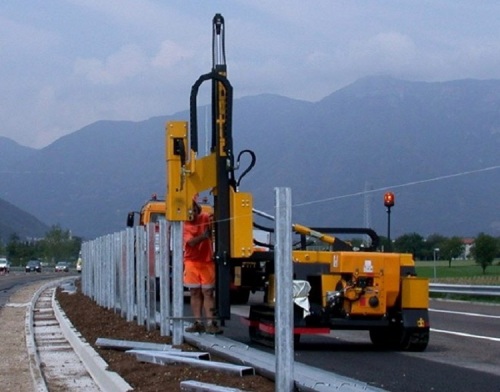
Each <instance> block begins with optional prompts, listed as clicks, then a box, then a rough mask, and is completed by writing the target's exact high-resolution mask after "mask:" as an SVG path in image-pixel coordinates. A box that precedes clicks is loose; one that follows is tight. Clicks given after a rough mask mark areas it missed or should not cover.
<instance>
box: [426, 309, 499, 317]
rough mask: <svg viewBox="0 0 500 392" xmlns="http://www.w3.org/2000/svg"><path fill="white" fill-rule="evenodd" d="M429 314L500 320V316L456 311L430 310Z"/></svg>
mask: <svg viewBox="0 0 500 392" xmlns="http://www.w3.org/2000/svg"><path fill="white" fill-rule="evenodd" d="M429 312H437V313H450V314H461V315H462V316H473V317H485V318H494V319H500V316H493V315H490V314H481V313H469V312H456V311H453V310H441V309H429Z"/></svg>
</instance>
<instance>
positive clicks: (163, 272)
mask: <svg viewBox="0 0 500 392" xmlns="http://www.w3.org/2000/svg"><path fill="white" fill-rule="evenodd" d="M158 257H159V258H160V334H161V336H170V308H171V307H170V273H169V272H170V252H169V224H168V223H167V221H165V220H160V249H159V255H158Z"/></svg>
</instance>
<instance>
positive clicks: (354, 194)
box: [0, 76, 500, 239]
mask: <svg viewBox="0 0 500 392" xmlns="http://www.w3.org/2000/svg"><path fill="white" fill-rule="evenodd" d="M235 88H236V87H235ZM186 106H188V102H187V103H186ZM207 112H209V110H207V108H205V107H201V108H199V110H198V113H199V117H200V119H199V124H200V125H199V126H200V131H199V133H200V135H199V136H200V146H201V147H200V150H204V149H203V145H204V140H205V135H206V134H207V133H208V131H207V129H206V126H205V125H204V124H206V123H207V121H206V119H207V116H206V113H207ZM188 118H189V113H188V111H183V112H180V113H176V114H174V115H170V116H161V117H155V118H151V119H148V120H145V121H140V122H131V121H99V122H96V123H93V124H90V125H88V126H86V127H84V128H82V129H80V130H77V131H75V132H73V133H70V134H68V135H66V136H64V137H62V138H60V139H58V140H56V141H55V142H54V143H52V144H50V145H49V146H47V147H45V148H43V149H40V150H35V149H30V148H27V147H23V146H20V145H18V144H16V143H15V142H13V141H11V140H8V139H5V138H0V154H1V156H2V160H1V162H0V183H1V184H3V186H2V187H0V198H2V199H4V200H6V201H7V202H9V203H12V204H13V205H15V206H16V207H18V208H20V209H21V210H24V211H26V212H28V213H30V214H32V215H34V216H35V217H36V218H37V219H39V220H41V221H42V222H45V224H47V225H52V224H60V225H61V226H62V227H64V228H67V229H70V230H71V231H72V232H73V233H74V234H75V235H80V236H82V237H84V238H86V239H91V238H94V237H96V236H100V235H103V234H108V233H112V232H115V231H119V230H122V229H123V228H124V227H125V221H126V215H127V213H128V212H129V211H132V210H139V208H140V206H141V205H142V203H144V202H145V201H146V200H147V199H148V198H149V197H150V195H151V194H152V193H157V194H158V195H159V196H160V197H163V196H164V195H165V192H166V179H165V173H166V170H165V124H166V122H167V121H170V120H187V119H188ZM233 139H234V140H233V142H234V150H235V154H236V155H237V154H238V153H239V151H242V150H244V149H250V150H252V151H253V152H254V153H255V154H256V156H257V162H256V166H255V168H254V169H253V170H252V171H251V172H250V173H249V174H247V175H246V176H245V177H244V179H242V182H241V186H240V189H241V190H242V191H249V192H251V193H252V194H253V197H254V207H255V208H256V209H258V210H261V211H265V212H267V213H269V214H272V215H273V214H274V211H273V210H274V188H275V187H290V188H291V190H292V202H293V210H292V217H293V220H294V222H298V223H302V224H304V225H309V226H314V227H317V226H335V227H363V226H369V227H372V228H374V229H375V230H376V231H378V232H379V234H382V235H386V230H387V220H388V214H387V211H386V209H385V207H384V205H383V194H384V193H385V192H387V191H391V192H393V193H394V194H395V199H396V203H395V206H394V207H393V208H392V210H391V214H390V219H391V230H392V232H391V234H392V236H393V237H395V236H399V235H401V234H404V233H410V232H417V233H420V234H421V235H424V236H426V235H429V234H433V233H439V234H442V235H446V236H452V235H459V236H475V235H477V234H478V233H479V232H486V233H489V234H491V235H495V236H499V235H500V208H499V207H500V203H499V196H500V154H499V151H500V80H457V81H448V82H433V83H428V82H412V81H404V80H398V79H394V78H390V77H382V76H374V77H367V78H364V79H360V80H358V81H356V82H354V83H352V84H351V85H348V86H346V87H345V88H342V89H340V90H337V91H335V92H334V93H332V94H331V95H329V96H327V97H325V98H324V99H322V100H320V101H318V102H306V101H300V100H295V99H290V98H286V97H282V96H277V95H271V94H264V95H258V96H251V97H244V98H239V99H236V100H235V101H234V109H233ZM200 153H202V155H203V151H200ZM246 163H247V162H246V158H245V157H242V162H241V169H240V172H242V171H243V170H244V168H245V165H246ZM240 174H241V173H240ZM237 175H238V172H237Z"/></svg>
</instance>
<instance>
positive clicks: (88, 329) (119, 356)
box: [56, 285, 275, 392]
mask: <svg viewBox="0 0 500 392" xmlns="http://www.w3.org/2000/svg"><path fill="white" fill-rule="evenodd" d="M77 287H78V285H77ZM56 298H57V300H58V301H59V304H60V305H61V308H62V309H63V310H64V312H65V313H66V315H67V317H68V318H69V319H70V320H71V322H72V324H73V325H74V327H75V328H76V329H77V330H78V331H79V332H80V333H81V335H82V336H83V337H84V338H85V340H86V341H87V342H88V343H89V344H90V345H91V346H92V347H93V348H94V349H95V350H96V351H97V352H98V353H99V355H100V356H101V357H102V358H103V359H104V360H105V361H106V362H107V363H108V366H109V369H110V370H112V371H114V372H116V373H118V374H119V375H120V376H121V377H122V378H124V379H125V380H126V381H127V382H128V383H129V384H130V385H131V386H132V387H133V388H134V391H143V392H153V391H180V382H181V381H185V380H194V381H199V382H207V383H212V384H217V385H221V386H225V387H232V388H238V389H241V390H244V391H259V392H267V391H269V392H271V391H274V388H275V384H274V382H273V381H271V380H269V379H267V378H265V377H262V376H260V375H255V376H243V377H239V376H234V375H228V374H227V373H222V372H218V371H213V370H206V369H200V368H195V367H191V366H189V365H164V366H163V365H155V364H150V363H142V362H138V361H137V360H136V358H135V356H133V355H130V354H126V353H124V352H121V351H116V350H105V349H101V348H99V347H97V346H96V345H95V342H96V340H97V338H110V339H119V340H134V341H141V342H152V343H163V344H171V338H170V337H166V336H160V331H159V330H155V331H147V330H146V328H145V327H142V326H139V325H137V324H136V323H133V322H127V321H126V320H125V319H123V318H121V317H120V315H119V314H117V313H115V312H114V311H113V310H108V309H105V308H102V307H100V306H98V305H97V304H96V303H95V302H94V301H93V300H91V299H90V298H89V297H87V296H85V295H83V294H82V293H81V291H80V289H79V287H78V290H77V292H76V293H75V294H68V293H65V292H62V291H61V290H60V289H58V290H57V294H56ZM181 348H182V349H183V350H190V351H192V350H196V349H195V348H194V347H192V346H190V345H187V344H183V345H182V346H181ZM212 360H217V361H223V360H222V359H220V358H214V356H212Z"/></svg>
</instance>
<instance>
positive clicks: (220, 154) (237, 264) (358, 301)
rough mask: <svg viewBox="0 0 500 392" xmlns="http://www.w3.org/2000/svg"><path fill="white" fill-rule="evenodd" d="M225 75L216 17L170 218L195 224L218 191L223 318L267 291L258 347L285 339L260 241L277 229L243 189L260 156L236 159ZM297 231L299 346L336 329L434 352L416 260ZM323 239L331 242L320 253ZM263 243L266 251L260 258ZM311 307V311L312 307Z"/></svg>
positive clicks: (170, 151) (172, 139) (171, 141)
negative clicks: (202, 147)
mask: <svg viewBox="0 0 500 392" xmlns="http://www.w3.org/2000/svg"><path fill="white" fill-rule="evenodd" d="M226 74H227V68H226V61H225V51H224V19H223V18H222V16H221V15H219V14H217V15H215V17H214V19H213V66H212V71H211V72H210V73H208V74H205V75H202V76H201V77H200V78H199V79H198V80H197V81H196V82H195V84H194V85H193V87H192V90H191V98H190V128H189V131H188V123H187V122H169V123H168V124H167V132H166V140H167V142H166V156H167V176H168V177H167V200H166V211H167V219H168V220H170V221H186V220H188V219H189V218H190V215H191V214H192V211H191V208H192V200H193V197H194V196H195V195H196V194H198V193H201V192H205V191H210V192H211V193H212V194H213V203H214V206H213V207H214V230H213V237H214V254H215V261H216V265H217V295H216V297H217V312H218V316H219V318H220V319H222V320H224V319H229V317H230V301H231V299H230V293H232V292H234V289H235V288H237V289H238V288H239V289H240V291H241V290H249V289H250V290H255V289H265V295H264V300H263V302H262V303H258V304H252V305H251V306H250V312H249V317H248V318H246V319H245V320H244V321H245V322H246V323H247V325H248V331H249V334H250V337H251V338H252V339H253V340H256V341H263V340H264V341H266V340H267V343H269V342H271V343H272V342H273V341H274V335H275V333H276V331H275V329H274V315H275V313H276V312H275V302H274V297H275V293H274V275H275V271H274V257H275V255H274V250H273V245H272V241H270V242H269V243H265V244H259V243H257V242H256V241H254V238H253V237H254V226H255V227H256V228H258V229H260V230H264V231H269V232H272V228H266V227H263V226H262V225H256V224H254V221H253V214H254V213H257V210H255V209H254V208H253V200H252V195H251V194H250V193H246V192H240V190H239V186H240V181H241V179H242V178H243V176H245V174H246V173H248V171H249V170H250V169H252V167H253V166H254V164H255V154H254V153H253V152H252V151H249V150H243V151H242V152H240V153H239V154H238V155H237V157H236V158H235V154H234V151H233V135H232V98H233V90H232V86H231V84H230V83H229V81H228V79H227V75H226ZM205 81H211V87H212V96H211V105H212V134H211V136H212V140H211V145H210V153H209V154H208V155H206V156H204V157H200V158H199V157H198V126H197V124H198V121H197V95H198V90H199V88H200V86H201V84H202V83H203V82H205ZM244 153H247V154H249V155H250V157H251V161H250V164H249V165H248V167H247V168H246V169H245V170H244V171H243V173H242V174H241V175H240V176H239V178H238V179H236V178H235V171H236V170H237V169H238V168H239V161H240V157H241V155H242V154H244ZM292 230H293V232H294V233H295V234H294V235H295V236H299V237H300V241H298V242H297V243H296V246H295V247H294V249H293V251H292V254H291V260H290V262H293V270H294V279H296V281H294V286H295V285H296V284H297V286H298V287H300V289H299V290H298V292H297V293H296V295H297V296H301V297H302V299H304V298H306V299H307V301H301V305H300V306H297V305H295V306H294V325H293V329H294V330H293V333H294V337H295V341H296V342H298V340H299V338H300V335H301V334H314V333H316V334H323V333H328V332H329V331H330V330H332V329H345V330H366V331H368V332H369V334H370V339H371V341H372V342H373V343H374V344H375V345H377V346H380V347H383V348H392V349H402V350H413V351H422V350H425V348H426V347H427V344H428V341H429V330H430V323H429V315H428V306H429V293H428V291H429V288H428V283H429V282H428V279H425V278H418V277H417V276H416V273H415V262H414V260H413V256H412V255H411V254H400V253H382V252H380V251H379V249H378V236H377V235H376V233H375V232H374V231H373V230H371V229H368V228H321V229H312V228H308V227H305V226H302V225H298V224H294V225H293V227H292ZM325 233H327V234H325ZM333 234H336V235H337V234H345V235H354V234H356V235H357V234H360V235H367V236H369V237H370V238H371V240H372V243H371V245H370V246H367V247H365V248H363V249H356V248H354V247H353V246H352V245H351V244H350V243H349V242H347V241H343V240H341V239H340V238H339V237H338V236H333ZM351 238H352V237H351ZM318 242H321V243H322V245H321V246H318ZM254 243H255V244H257V245H263V246H265V247H266V248H267V249H266V250H265V251H261V250H259V251H257V248H256V247H255V246H254ZM263 266H264V267H263ZM276 273H279V271H276ZM236 292H237V291H236ZM244 292H245V291H244ZM247 293H248V292H247ZM294 295H295V293H294ZM242 302H244V301H242ZM306 302H307V303H309V304H310V305H308V306H306V308H304V307H303V306H304V303H306Z"/></svg>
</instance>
